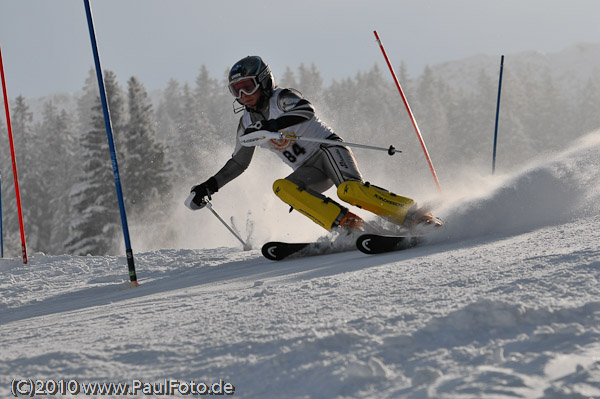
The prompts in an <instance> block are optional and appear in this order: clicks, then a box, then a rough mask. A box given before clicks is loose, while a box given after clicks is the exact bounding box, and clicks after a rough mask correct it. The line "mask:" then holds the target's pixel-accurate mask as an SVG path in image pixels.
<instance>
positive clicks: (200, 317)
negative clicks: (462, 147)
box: [0, 133, 600, 399]
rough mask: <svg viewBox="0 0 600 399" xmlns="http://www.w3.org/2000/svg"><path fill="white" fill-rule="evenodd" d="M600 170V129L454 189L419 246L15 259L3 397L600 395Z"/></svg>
mask: <svg viewBox="0 0 600 399" xmlns="http://www.w3.org/2000/svg"><path fill="white" fill-rule="evenodd" d="M599 182H600V134H598V133H596V134H591V135H589V136H588V137H586V138H585V139H583V140H581V141H578V142H576V143H574V144H573V146H572V147H571V148H569V149H567V150H566V151H565V152H563V153H561V154H555V155H552V156H546V157H545V159H543V160H539V161H537V162H534V163H533V164H531V165H529V166H528V167H527V168H525V169H523V170H521V171H520V172H519V173H515V174H513V175H511V176H501V177H494V178H493V179H492V180H491V181H489V182H488V183H486V184H484V183H482V182H481V183H479V184H477V185H475V186H472V187H470V188H468V189H467V188H463V189H461V190H460V192H456V193H448V198H447V200H446V201H445V202H444V203H443V204H440V205H439V207H438V209H437V213H438V214H439V215H440V216H442V217H443V218H444V219H445V220H446V221H447V225H446V227H445V228H444V230H443V231H441V232H439V233H438V234H437V235H436V236H433V237H432V238H431V240H430V242H429V243H428V244H427V245H423V246H421V247H418V248H414V249H411V250H407V251H404V252H397V253H390V254H385V255H378V256H368V255H363V254H361V253H360V252H358V251H353V252H347V253H341V254H331V255H325V256H318V257H313V258H305V259H296V260H289V261H283V262H271V261H268V260H266V259H263V258H262V257H261V255H260V251H259V250H258V249H255V250H251V251H242V250H241V248H225V247H220V248H211V249H185V250H184V249H161V250H156V251H151V252H145V253H140V254H136V266H137V271H138V276H139V278H140V286H139V287H137V288H127V284H126V278H127V273H126V270H127V268H126V261H125V259H124V258H123V257H111V256H106V257H98V256H87V257H75V256H67V255H64V256H46V255H44V254H40V253H37V254H32V255H31V256H30V263H29V264H27V265H23V264H22V263H21V261H20V259H3V260H0V295H1V302H0V336H1V337H2V348H1V360H2V361H1V362H0V396H1V397H10V396H11V393H10V391H11V386H12V381H13V379H32V380H33V381H34V383H35V380H36V379H39V380H41V381H47V380H48V379H53V380H55V381H60V380H64V381H70V380H75V381H77V382H78V383H81V384H83V383H88V382H106V383H110V382H122V383H128V384H130V387H131V386H133V385H134V384H147V385H141V386H142V387H146V389H150V388H149V386H150V385H151V384H153V385H152V386H153V387H154V388H156V389H160V385H161V384H163V385H164V384H166V382H165V380H173V381H175V380H177V381H180V383H181V384H182V386H185V384H183V382H187V383H188V385H187V386H188V387H189V382H190V381H194V383H195V384H198V385H196V387H200V386H202V387H212V388H215V389H217V390H218V389H219V387H220V386H221V387H222V386H223V384H225V383H230V384H231V386H230V388H231V387H234V393H233V395H232V396H233V397H237V398H437V399H439V398H461V399H468V398H511V399H512V398H528V399H531V398H564V399H567V398H569V399H571V398H600V284H599V281H598V280H599V277H600V244H599V243H600V232H599V229H598V225H599V224H600V206H599V199H600V198H599V196H600V187H599ZM200 382H202V383H205V384H206V385H201V384H199V383H200ZM213 383H219V384H220V385H216V386H213V385H212V384H213ZM46 387H48V385H47V384H46ZM140 389H141V388H140ZM142 393H143V392H142V391H141V390H139V389H138V391H137V396H140V397H141V396H143V395H142ZM154 393H156V391H155V392H154ZM173 393H174V395H172V396H169V397H191V395H184V394H182V393H181V392H177V391H175V392H173ZM80 395H84V394H83V391H80ZM67 396H68V395H67ZM113 396H116V397H125V396H123V395H113ZM146 396H147V397H151V396H153V395H151V394H149V395H146ZM154 396H157V397H165V395H154ZM84 397H85V396H84ZM88 397H91V396H89V395H88ZM97 397H100V395H97ZM102 397H107V396H102Z"/></svg>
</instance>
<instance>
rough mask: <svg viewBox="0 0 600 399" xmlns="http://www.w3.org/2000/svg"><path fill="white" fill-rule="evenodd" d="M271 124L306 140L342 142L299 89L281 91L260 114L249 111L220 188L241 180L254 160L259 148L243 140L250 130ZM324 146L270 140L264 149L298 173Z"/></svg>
mask: <svg viewBox="0 0 600 399" xmlns="http://www.w3.org/2000/svg"><path fill="white" fill-rule="evenodd" d="M261 120H270V121H272V124H274V125H275V129H272V130H276V131H283V132H285V133H290V134H294V135H296V136H303V137H315V138H324V139H333V140H340V139H339V137H338V136H337V135H336V134H335V133H334V132H333V131H332V130H331V129H330V128H329V127H328V126H327V125H325V124H324V123H323V122H322V121H321V120H320V119H319V118H318V117H317V116H316V115H315V109H314V107H313V106H312V104H311V103H310V102H308V100H306V99H305V98H304V97H302V94H300V92H298V91H297V90H295V89H282V88H277V89H275V91H274V92H273V95H272V96H271V97H270V98H269V100H268V101H265V104H264V105H263V107H262V108H261V109H259V110H252V109H248V108H246V109H245V110H244V113H243V115H242V117H241V118H240V123H239V125H238V130H237V136H236V146H235V150H234V152H233V155H232V156H231V159H230V160H229V161H227V163H226V164H225V166H223V168H221V170H219V172H217V174H215V176H214V177H215V179H216V180H217V183H218V184H219V188H220V187H223V186H224V185H225V184H227V183H228V182H230V181H231V180H233V179H235V178H236V177H238V176H239V175H240V174H242V172H244V170H246V168H247V167H248V165H250V161H251V160H252V156H253V155H254V150H255V147H244V146H242V145H241V143H240V140H239V138H240V137H241V136H242V135H243V134H244V131H245V130H246V128H247V127H248V126H250V125H251V124H252V123H254V122H256V121H261ZM319 146H320V144H319V143H315V142H308V141H302V142H298V141H291V140H287V139H281V140H270V141H268V142H266V143H264V144H262V145H261V147H263V148H266V149H268V150H271V151H273V152H275V153H276V154H277V155H278V156H279V157H280V158H281V159H282V160H283V161H284V162H285V163H287V164H288V165H289V166H291V167H292V169H294V170H296V169H297V168H298V167H300V166H301V165H302V164H303V163H304V162H306V160H307V159H309V158H310V157H311V156H312V155H313V154H314V153H315V152H316V151H317V150H318V149H319Z"/></svg>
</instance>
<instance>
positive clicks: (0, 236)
mask: <svg viewBox="0 0 600 399" xmlns="http://www.w3.org/2000/svg"><path fill="white" fill-rule="evenodd" d="M0 258H4V230H3V229H2V173H0Z"/></svg>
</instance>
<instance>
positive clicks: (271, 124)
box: [244, 119, 279, 134]
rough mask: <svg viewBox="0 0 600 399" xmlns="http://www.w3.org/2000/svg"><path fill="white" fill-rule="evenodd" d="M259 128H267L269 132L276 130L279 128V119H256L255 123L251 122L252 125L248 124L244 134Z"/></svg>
mask: <svg viewBox="0 0 600 399" xmlns="http://www.w3.org/2000/svg"><path fill="white" fill-rule="evenodd" d="M259 130H267V131H269V132H276V131H278V130H279V129H278V128H277V121H276V120H275V119H269V120H265V119H263V120H261V121H256V122H254V123H253V124H251V125H250V126H248V127H247V128H246V130H244V134H248V133H253V132H257V131H259Z"/></svg>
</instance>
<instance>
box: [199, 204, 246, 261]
mask: <svg viewBox="0 0 600 399" xmlns="http://www.w3.org/2000/svg"><path fill="white" fill-rule="evenodd" d="M202 202H204V204H205V205H206V207H207V208H208V209H209V210H210V211H211V212H212V214H213V215H215V217H216V218H217V219H219V221H220V222H221V223H223V225H224V226H225V227H227V230H229V231H230V232H231V234H233V235H234V236H235V238H237V239H238V240H239V241H240V242H241V243H242V245H243V246H244V251H248V250H250V249H252V246H251V245H248V244H247V243H246V242H245V241H244V240H243V239H242V237H240V235H239V234H238V233H236V232H235V230H234V229H232V228H231V226H229V224H227V222H226V221H225V220H223V218H222V217H221V216H220V215H219V214H218V213H217V211H215V210H214V208H213V206H212V204H211V202H210V201H209V200H208V199H207V198H204V199H203V200H202Z"/></svg>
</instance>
